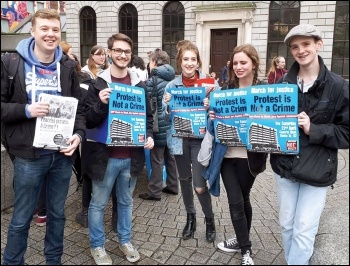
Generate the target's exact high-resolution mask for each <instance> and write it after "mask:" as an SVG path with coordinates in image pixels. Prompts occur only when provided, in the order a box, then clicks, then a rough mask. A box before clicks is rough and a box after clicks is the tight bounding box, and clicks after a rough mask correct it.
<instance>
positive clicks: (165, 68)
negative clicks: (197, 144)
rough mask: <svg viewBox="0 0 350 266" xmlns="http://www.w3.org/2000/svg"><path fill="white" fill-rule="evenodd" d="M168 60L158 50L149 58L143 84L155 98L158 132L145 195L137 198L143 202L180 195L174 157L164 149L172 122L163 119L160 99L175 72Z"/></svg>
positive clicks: (162, 52)
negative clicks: (164, 170) (164, 174)
mask: <svg viewBox="0 0 350 266" xmlns="http://www.w3.org/2000/svg"><path fill="white" fill-rule="evenodd" d="M169 63H170V58H169V55H168V54H167V53H166V52H165V51H161V50H159V49H157V50H155V51H154V52H151V54H150V70H151V78H150V79H148V80H147V81H146V86H147V92H148V94H149V95H150V97H152V95H153V93H154V88H155V89H156V96H157V108H158V110H157V112H158V127H159V132H157V133H155V132H153V136H154V147H153V149H152V150H151V152H150V154H151V166H152V173H151V177H150V180H149V182H148V192H146V193H143V194H140V195H139V197H140V198H141V199H145V200H158V201H159V200H161V194H162V191H163V192H164V193H168V194H172V195H177V194H178V193H179V184H178V173H177V168H176V162H175V158H174V155H171V154H170V151H169V149H168V147H167V131H168V130H170V127H171V122H169V121H165V120H164V118H163V117H162V99H163V95H164V88H165V86H166V85H167V84H168V83H169V82H170V81H171V80H173V79H174V78H175V70H174V68H173V67H172V66H170V65H169ZM164 164H165V169H166V175H167V178H166V187H164V188H163V165H164Z"/></svg>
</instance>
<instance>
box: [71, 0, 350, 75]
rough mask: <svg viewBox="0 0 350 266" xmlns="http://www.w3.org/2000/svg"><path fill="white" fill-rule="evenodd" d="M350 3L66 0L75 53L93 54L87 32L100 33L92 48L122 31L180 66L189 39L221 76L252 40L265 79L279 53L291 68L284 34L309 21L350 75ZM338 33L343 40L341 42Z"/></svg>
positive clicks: (327, 57)
mask: <svg viewBox="0 0 350 266" xmlns="http://www.w3.org/2000/svg"><path fill="white" fill-rule="evenodd" d="M179 6H180V7H179ZM348 7H349V3H348V2H347V1H247V2H245V1H98V2H97V1H67V2H66V40H67V42H69V43H70V44H72V46H73V53H76V54H78V55H79V56H80V58H81V59H82V60H85V59H86V57H88V53H89V49H88V48H89V47H84V43H86V42H88V40H85V39H86V36H88V37H91V36H94V35H95V41H93V43H91V44H90V48H91V47H92V46H91V45H95V44H98V45H102V46H104V47H106V46H107V44H106V42H107V39H108V37H110V36H111V35H112V34H115V33H118V32H123V33H126V34H127V35H128V36H130V37H131V38H132V39H133V41H134V42H135V39H136V42H135V43H136V46H137V47H136V48H137V50H136V53H137V54H138V55H139V56H141V57H142V58H144V60H145V62H146V63H147V62H148V58H147V52H148V51H150V50H153V49H156V48H162V49H163V50H165V51H167V52H168V54H169V55H170V57H171V59H172V65H173V66H175V60H174V59H175V55H176V50H175V45H176V42H177V41H179V40H181V39H187V40H190V41H192V42H194V43H195V44H196V45H197V47H198V48H199V51H200V55H201V59H202V62H203V66H202V72H203V73H211V72H216V73H217V76H220V70H221V68H222V67H223V66H224V65H226V61H227V60H228V59H229V55H230V53H231V52H232V50H233V48H234V47H235V46H237V45H241V44H244V43H251V44H252V45H254V46H255V47H256V49H257V50H258V52H259V56H260V60H261V62H260V64H261V73H260V78H265V75H266V72H267V70H268V68H269V65H270V62H271V59H272V58H273V57H274V56H277V55H282V56H285V57H286V62H287V68H288V67H289V66H290V65H291V63H292V62H293V59H292V57H291V55H290V53H289V51H288V50H287V47H285V46H284V45H283V40H284V36H285V35H286V34H287V32H288V31H289V30H290V28H292V27H293V26H295V25H298V24H301V23H308V24H314V25H316V26H318V27H319V28H320V29H321V30H322V34H323V41H324V47H323V49H322V51H320V55H321V56H322V57H323V59H324V61H325V64H326V65H327V67H328V68H329V69H331V70H332V71H334V72H336V73H337V72H338V74H340V75H342V76H343V77H344V78H347V79H348V75H349V74H348V72H349V69H348V65H349V62H348V60H349V52H348V49H349V48H348V46H349V38H348V36H349V27H348V25H349V15H348V14H349V9H348ZM344 9H346V10H345V12H344ZM89 10H90V11H89ZM91 10H92V11H91ZM84 12H85V13H84ZM91 12H92V13H93V14H91ZM89 17H92V18H91V19H90V22H89ZM135 17H136V18H135ZM123 18H125V20H123ZM182 18H183V21H181V20H182ZM89 23H95V25H93V26H91V25H90V26H89V25H86V24H89ZM336 23H338V25H336ZM339 23H340V24H339ZM82 24H83V25H82ZM84 24H85V25H84ZM169 25H170V26H169ZM171 25H173V29H172V28H171V27H172V26H171ZM339 25H340V26H339ZM84 27H85V28H88V27H93V32H92V33H91V32H89V31H87V32H86V36H84V33H83V31H84V29H83V28H84ZM339 28H342V29H343V28H344V30H343V33H338V34H335V31H336V30H337V29H339ZM181 30H182V31H181ZM344 31H345V33H344ZM343 35H344V36H347V37H344V36H343ZM84 38H85V39H84ZM335 38H338V39H340V41H341V44H340V47H339V43H338V44H337V45H338V46H336V43H335V41H337V40H336V39H335ZM169 40H170V41H169ZM338 41H339V40H338ZM94 42H95V43H94ZM334 47H338V49H337V52H336V51H335V50H334V49H333V48H334ZM106 49H107V47H106ZM134 53H135V49H134ZM339 57H341V58H339ZM83 62H84V61H83ZM83 65H84V63H83ZM332 68H333V69H332ZM335 70H336V71H335Z"/></svg>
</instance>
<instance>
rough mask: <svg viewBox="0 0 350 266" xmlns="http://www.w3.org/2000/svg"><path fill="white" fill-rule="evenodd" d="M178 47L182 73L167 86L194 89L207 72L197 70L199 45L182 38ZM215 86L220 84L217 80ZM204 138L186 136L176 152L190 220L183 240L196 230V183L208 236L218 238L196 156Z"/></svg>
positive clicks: (165, 108)
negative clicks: (194, 196) (178, 152)
mask: <svg viewBox="0 0 350 266" xmlns="http://www.w3.org/2000/svg"><path fill="white" fill-rule="evenodd" d="M177 49H178V52H177V55H176V64H177V67H178V70H179V71H181V74H180V75H179V76H177V77H176V78H175V79H174V80H172V81H171V82H169V83H168V85H167V86H166V88H165V90H167V89H168V88H175V87H188V88H189V89H193V88H194V86H195V85H196V84H197V80H198V79H200V78H205V75H204V74H202V73H200V72H199V70H198V69H199V68H201V65H202V61H201V58H200V55H199V51H198V48H197V46H196V45H194V44H193V43H192V42H190V41H187V40H184V41H181V44H178V45H177ZM215 86H216V87H218V88H219V85H218V84H217V82H216V81H215ZM171 98H172V95H171V94H170V93H168V92H166V93H164V98H163V102H164V106H162V107H163V114H164V113H167V114H169V112H170V109H169V106H168V102H169V101H170V100H171ZM203 102H204V106H206V105H207V104H208V102H209V101H208V98H205V99H204V101H203ZM205 102H206V103H205ZM165 117H166V116H165ZM168 117H169V115H168ZM201 142H202V139H200V138H183V142H182V147H180V149H182V155H175V160H176V165H177V166H178V172H179V180H180V186H181V192H182V199H183V202H184V205H185V208H186V213H187V222H186V225H185V228H184V229H183V232H182V238H183V239H184V240H187V239H190V238H191V237H194V232H195V231H196V209H195V206H194V198H193V187H194V191H195V193H196V195H197V197H198V200H199V202H200V205H201V207H202V211H203V213H204V215H205V220H204V221H205V223H206V239H207V241H208V242H210V243H211V242H214V241H215V237H216V229H215V221H214V213H213V207H212V201H211V195H210V193H209V191H208V186H207V181H206V180H205V179H204V178H203V176H202V172H203V170H204V166H202V165H201V164H200V163H199V162H198V160H197V154H198V152H199V150H200V147H201Z"/></svg>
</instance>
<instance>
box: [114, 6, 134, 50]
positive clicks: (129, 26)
mask: <svg viewBox="0 0 350 266" xmlns="http://www.w3.org/2000/svg"><path fill="white" fill-rule="evenodd" d="M119 32H120V33H123V34H125V35H127V36H129V37H130V39H131V40H132V41H133V43H134V48H133V51H132V53H133V54H135V55H137V54H138V46H139V44H138V16H137V10H136V8H135V7H134V6H133V5H132V4H126V5H124V6H123V7H122V8H121V9H120V12H119Z"/></svg>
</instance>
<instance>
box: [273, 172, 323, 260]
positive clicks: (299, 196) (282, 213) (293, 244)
mask: <svg viewBox="0 0 350 266" xmlns="http://www.w3.org/2000/svg"><path fill="white" fill-rule="evenodd" d="M275 178H276V184H277V198H278V205H279V221H280V225H281V227H282V240H283V245H284V253H285V258H286V261H287V264H288V265H308V264H309V260H310V258H311V256H312V253H313V251H314V243H315V237H316V234H317V231H318V226H319V223H320V218H321V214H322V211H323V209H324V206H325V203H326V197H327V189H328V187H314V186H310V185H307V184H303V183H299V182H292V181H291V180H289V179H286V178H281V177H280V176H279V175H277V174H275Z"/></svg>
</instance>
